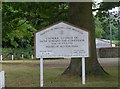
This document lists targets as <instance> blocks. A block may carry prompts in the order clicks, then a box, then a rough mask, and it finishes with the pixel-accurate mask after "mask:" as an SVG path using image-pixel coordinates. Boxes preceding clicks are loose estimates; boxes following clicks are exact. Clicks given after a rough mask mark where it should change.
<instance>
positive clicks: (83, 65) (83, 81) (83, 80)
mask: <svg viewBox="0 0 120 89" xmlns="http://www.w3.org/2000/svg"><path fill="white" fill-rule="evenodd" d="M60 22H62V23H65V24H67V25H70V26H73V27H75V28H78V29H81V30H83V31H86V32H88V36H87V37H88V38H87V41H88V42H87V43H88V45H87V47H88V49H87V51H88V54H87V55H88V56H87V57H90V37H89V36H90V32H89V31H87V30H85V29H83V28H80V27H77V26H75V25H72V24H70V23H68V22H64V21H60ZM60 22H57V23H55V24H53V25H50V26H47V27H46V28H43V29H42V30H45V29H47V28H49V27H52V26H54V25H56V24H59V23H60ZM42 30H38V31H36V32H35V34H34V54H35V56H34V57H35V58H36V33H37V32H39V31H42ZM39 57H40V87H43V84H44V82H43V58H44V57H43V56H42V55H39ZM78 58H82V84H85V58H86V57H85V56H81V57H78Z"/></svg>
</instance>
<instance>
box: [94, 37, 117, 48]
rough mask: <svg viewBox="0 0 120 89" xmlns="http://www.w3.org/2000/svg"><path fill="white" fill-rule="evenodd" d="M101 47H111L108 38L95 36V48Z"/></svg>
mask: <svg viewBox="0 0 120 89" xmlns="http://www.w3.org/2000/svg"><path fill="white" fill-rule="evenodd" d="M101 47H111V46H110V40H106V39H100V38H96V48H101ZM112 47H115V44H112Z"/></svg>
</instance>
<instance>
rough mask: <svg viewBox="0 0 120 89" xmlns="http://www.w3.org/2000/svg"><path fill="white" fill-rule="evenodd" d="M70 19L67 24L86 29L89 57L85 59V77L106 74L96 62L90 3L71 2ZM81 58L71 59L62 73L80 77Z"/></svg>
mask: <svg viewBox="0 0 120 89" xmlns="http://www.w3.org/2000/svg"><path fill="white" fill-rule="evenodd" d="M68 13H69V15H70V18H69V20H68V22H70V23H72V24H74V25H76V26H78V27H81V28H84V29H86V30H87V31H88V32H89V50H90V51H89V52H90V57H89V58H87V59H86V75H90V76H98V75H102V76H103V75H106V74H107V73H106V72H105V71H104V69H103V68H102V67H101V65H100V64H99V62H98V60H97V54H96V44H95V26H94V25H95V24H94V21H93V14H92V3H91V2H71V3H70V8H69V12H68ZM81 64H82V63H81V58H71V62H70V64H69V66H68V68H67V69H66V70H65V71H64V72H63V74H67V75H77V76H81V74H82V73H81V69H82V68H81V67H82V66H81Z"/></svg>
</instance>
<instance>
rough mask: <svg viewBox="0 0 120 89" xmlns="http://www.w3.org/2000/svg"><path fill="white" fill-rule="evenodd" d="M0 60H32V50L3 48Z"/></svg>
mask: <svg viewBox="0 0 120 89" xmlns="http://www.w3.org/2000/svg"><path fill="white" fill-rule="evenodd" d="M1 59H2V60H15V59H17V60H19V59H34V49H33V48H26V49H21V48H19V49H18V48H17V49H10V48H3V49H2V55H1Z"/></svg>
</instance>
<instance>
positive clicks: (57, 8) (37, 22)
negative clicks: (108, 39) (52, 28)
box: [2, 2, 118, 76]
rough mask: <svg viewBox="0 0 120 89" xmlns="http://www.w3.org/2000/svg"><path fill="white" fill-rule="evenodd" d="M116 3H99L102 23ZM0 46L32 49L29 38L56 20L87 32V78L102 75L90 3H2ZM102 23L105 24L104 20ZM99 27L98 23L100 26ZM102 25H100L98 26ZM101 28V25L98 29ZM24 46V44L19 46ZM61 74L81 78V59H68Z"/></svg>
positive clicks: (99, 15) (31, 40)
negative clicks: (1, 43)
mask: <svg viewBox="0 0 120 89" xmlns="http://www.w3.org/2000/svg"><path fill="white" fill-rule="evenodd" d="M115 6H118V4H117V3H113V2H112V3H102V4H100V7H99V8H97V9H94V10H98V13H97V18H98V17H99V20H100V21H101V20H106V19H105V17H106V15H107V13H106V11H107V10H108V9H111V8H113V7H115ZM2 11H3V22H2V26H3V31H2V32H3V37H2V39H3V40H2V41H3V47H5V46H6V47H16V48H17V47H23V46H28V45H29V44H30V45H31V46H33V40H34V39H33V35H34V32H35V31H36V30H39V29H41V28H43V27H45V26H48V25H50V24H52V23H54V22H57V21H59V20H65V21H68V22H70V23H72V24H75V25H77V26H79V27H81V28H84V29H86V30H88V32H89V33H90V38H89V40H90V41H89V42H90V57H89V58H87V60H86V65H87V66H86V73H87V75H94V76H96V75H105V74H106V73H105V71H104V70H103V68H102V67H101V66H100V64H99V63H98V60H97V55H96V45H95V23H94V19H93V14H92V11H93V10H92V3H91V2H76V3H74V2H70V3H61V2H58V3H55V2H51V3H43V2H40V3H38V2H34V3H33V2H32V3H31V2H20V3H17V2H8V3H7V2H4V3H3V10H2ZM105 22H106V21H105ZM101 25H102V23H101ZM102 26H103V25H102ZM99 28H101V26H100V27H99ZM23 43H24V44H23ZM63 74H69V75H78V76H80V75H81V60H80V59H72V60H71V62H70V65H69V66H68V68H67V69H66V70H65V72H64V73H63Z"/></svg>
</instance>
